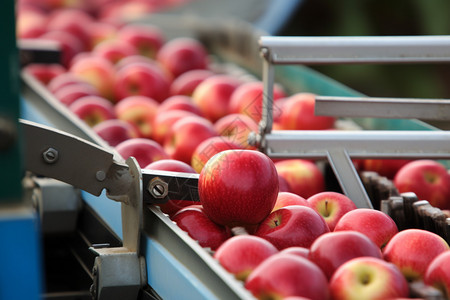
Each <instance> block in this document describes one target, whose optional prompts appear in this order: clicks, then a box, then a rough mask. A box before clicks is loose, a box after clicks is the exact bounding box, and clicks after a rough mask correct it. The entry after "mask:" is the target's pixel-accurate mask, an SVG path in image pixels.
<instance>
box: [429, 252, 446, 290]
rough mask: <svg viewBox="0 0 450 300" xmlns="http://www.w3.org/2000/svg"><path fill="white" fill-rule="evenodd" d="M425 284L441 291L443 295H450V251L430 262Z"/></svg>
mask: <svg viewBox="0 0 450 300" xmlns="http://www.w3.org/2000/svg"><path fill="white" fill-rule="evenodd" d="M424 282H425V284H427V285H431V286H434V287H435V288H437V289H439V290H440V291H441V292H442V293H443V295H446V296H447V297H448V296H449V295H450V251H448V250H447V251H444V252H442V253H441V254H439V255H438V256H436V257H435V258H434V259H433V260H432V261H431V262H430V264H429V265H428V267H427V269H426V271H425V276H424Z"/></svg>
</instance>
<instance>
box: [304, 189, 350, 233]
mask: <svg viewBox="0 0 450 300" xmlns="http://www.w3.org/2000/svg"><path fill="white" fill-rule="evenodd" d="M307 201H308V204H309V206H310V207H311V208H312V209H314V210H315V211H316V212H318V213H319V214H320V215H321V216H322V217H323V218H324V219H325V222H327V224H328V227H329V228H330V231H333V230H334V227H335V226H336V224H337V223H338V222H339V220H340V219H341V218H342V216H344V215H345V214H346V213H347V212H349V211H351V210H354V209H356V205H355V203H354V202H353V201H352V200H351V199H350V198H348V197H347V196H345V195H344V194H341V193H337V192H330V191H327V192H321V193H317V194H314V195H312V196H311V197H309V198H308V199H307Z"/></svg>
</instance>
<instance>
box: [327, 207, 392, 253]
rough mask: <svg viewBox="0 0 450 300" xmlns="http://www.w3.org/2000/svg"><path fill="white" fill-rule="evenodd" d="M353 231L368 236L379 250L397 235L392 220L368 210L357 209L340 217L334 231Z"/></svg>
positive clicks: (380, 212) (378, 212) (376, 211)
mask: <svg viewBox="0 0 450 300" xmlns="http://www.w3.org/2000/svg"><path fill="white" fill-rule="evenodd" d="M343 230H355V231H359V232H361V233H363V234H365V235H366V236H368V237H369V238H370V239H371V240H372V241H373V242H374V243H375V244H377V245H378V247H380V248H381V249H382V248H384V246H385V245H386V244H387V242H388V241H389V240H390V239H391V238H392V237H393V236H394V235H396V234H397V232H398V228H397V224H395V222H394V220H393V219H392V218H391V217H390V216H389V215H387V214H386V213H384V212H382V211H379V210H376V209H369V208H357V209H354V210H352V211H349V212H348V213H346V214H345V215H343V216H342V217H341V219H340V220H339V221H338V223H337V224H336V226H335V227H334V231H343Z"/></svg>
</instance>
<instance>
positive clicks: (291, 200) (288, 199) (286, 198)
mask: <svg viewBox="0 0 450 300" xmlns="http://www.w3.org/2000/svg"><path fill="white" fill-rule="evenodd" d="M289 205H303V206H309V203H308V201H307V200H306V199H305V198H303V197H300V196H299V195H297V194H294V193H290V192H279V193H278V197H277V202H275V206H274V207H273V210H272V211H275V210H277V209H279V208H282V207H285V206H289Z"/></svg>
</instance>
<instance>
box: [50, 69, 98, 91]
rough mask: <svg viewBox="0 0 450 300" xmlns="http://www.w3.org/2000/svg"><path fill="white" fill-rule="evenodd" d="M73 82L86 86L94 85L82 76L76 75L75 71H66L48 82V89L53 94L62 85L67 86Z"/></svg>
mask: <svg viewBox="0 0 450 300" xmlns="http://www.w3.org/2000/svg"><path fill="white" fill-rule="evenodd" d="M71 84H80V85H83V84H84V85H86V86H91V87H92V85H91V84H90V83H87V82H85V81H83V80H81V79H80V78H78V77H77V76H75V75H74V74H73V73H70V72H65V73H62V74H59V75H57V76H55V77H54V78H53V79H52V80H50V81H49V82H48V84H47V89H48V90H49V91H50V92H51V93H52V94H55V93H56V92H57V91H58V90H59V89H61V88H62V87H65V86H67V85H71Z"/></svg>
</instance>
